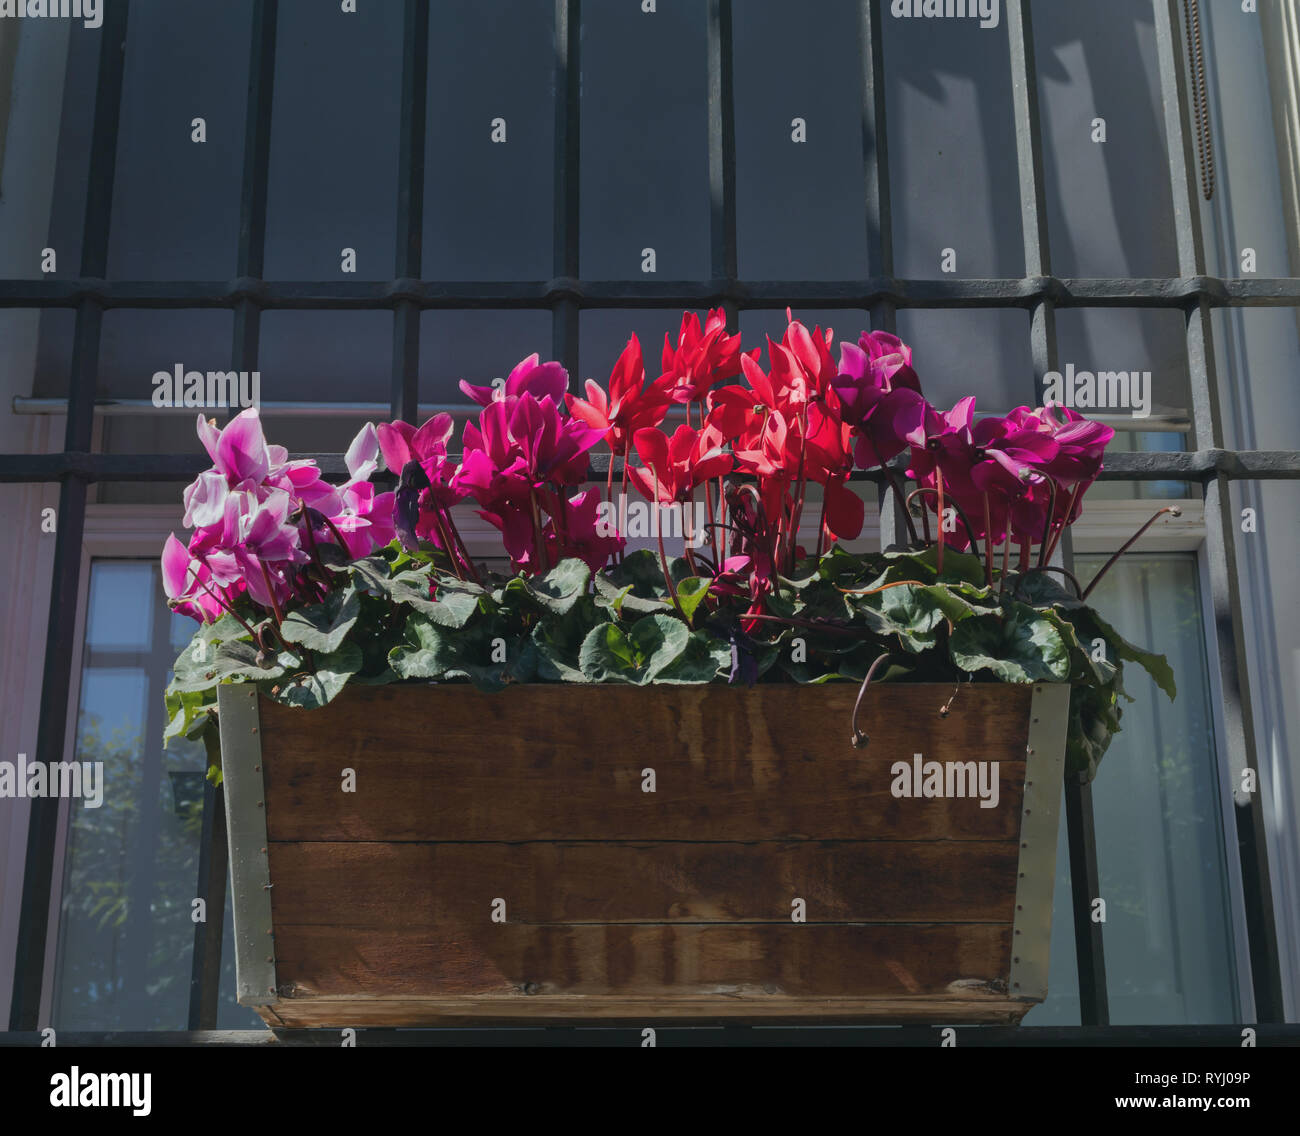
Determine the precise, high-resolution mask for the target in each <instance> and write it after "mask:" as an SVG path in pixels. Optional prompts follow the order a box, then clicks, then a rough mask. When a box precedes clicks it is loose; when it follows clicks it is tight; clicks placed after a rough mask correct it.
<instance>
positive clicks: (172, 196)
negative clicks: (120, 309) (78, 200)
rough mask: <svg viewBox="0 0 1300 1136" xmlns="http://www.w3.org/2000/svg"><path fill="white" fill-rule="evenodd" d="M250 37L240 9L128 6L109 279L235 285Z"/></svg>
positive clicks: (158, 0)
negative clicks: (228, 281)
mask: <svg viewBox="0 0 1300 1136" xmlns="http://www.w3.org/2000/svg"><path fill="white" fill-rule="evenodd" d="M251 29H252V4H251V3H250V2H249V0H234V2H233V3H232V2H231V0H226V2H225V3H222V4H211V3H208V2H207V0H144V2H143V3H141V2H140V0H136V2H134V3H132V5H131V19H130V25H129V30H128V38H127V51H126V73H125V76H124V78H123V82H122V117H121V123H120V125H119V127H118V140H117V178H116V181H115V183H114V186H113V216H112V226H111V228H110V230H109V232H110V238H111V239H110V244H109V258H108V267H109V275H110V276H113V277H116V278H119V279H128V280H166V279H173V280H186V279H197V280H223V279H228V278H229V277H231V276H233V275H234V273H235V260H236V248H237V244H238V240H239V189H240V183H241V180H242V171H243V161H244V113H245V112H244V107H245V102H246V95H247V90H248V61H249V40H250V33H251ZM196 118H201V119H202V120H203V123H202V124H201V126H200V125H196V124H195V122H194V120H195V119H196ZM198 130H201V131H202V132H203V140H202V141H196V140H195V132H196V131H198Z"/></svg>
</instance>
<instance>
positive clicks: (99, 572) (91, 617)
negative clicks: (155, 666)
mask: <svg viewBox="0 0 1300 1136" xmlns="http://www.w3.org/2000/svg"><path fill="white" fill-rule="evenodd" d="M152 572H153V569H152V568H151V567H150V565H148V564H133V563H113V562H112V561H106V562H104V563H101V564H98V565H96V567H95V571H94V572H92V573H91V576H90V603H89V605H88V607H87V611H86V647H87V649H88V650H90V651H136V652H147V651H148V650H149V644H150V641H151V639H152V637H153V635H152V633H153V620H152V614H153V613H152V608H153V606H154V598H155V597H154V596H153V595H152V593H151V592H150V590H149V589H150V585H151V583H152Z"/></svg>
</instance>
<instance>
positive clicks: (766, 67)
mask: <svg viewBox="0 0 1300 1136" xmlns="http://www.w3.org/2000/svg"><path fill="white" fill-rule="evenodd" d="M860 27H861V12H860V5H859V4H858V3H857V0H830V2H823V3H822V4H818V5H817V9H816V13H815V15H814V13H813V12H811V11H810V10H807V9H803V10H801V9H799V8H798V7H795V8H791V6H790V5H789V4H787V3H784V2H782V0H747V2H746V3H744V4H738V5H736V7H735V16H734V32H733V39H734V45H735V95H736V227H737V240H738V243H739V248H738V260H739V269H740V276H741V278H742V279H744V280H846V279H849V280H851V279H861V278H863V277H865V276H867V275H869V273H870V271H871V270H872V267H873V266H869V265H868V264H867V229H866V207H865V204H864V197H863V162H862V53H861V46H860Z"/></svg>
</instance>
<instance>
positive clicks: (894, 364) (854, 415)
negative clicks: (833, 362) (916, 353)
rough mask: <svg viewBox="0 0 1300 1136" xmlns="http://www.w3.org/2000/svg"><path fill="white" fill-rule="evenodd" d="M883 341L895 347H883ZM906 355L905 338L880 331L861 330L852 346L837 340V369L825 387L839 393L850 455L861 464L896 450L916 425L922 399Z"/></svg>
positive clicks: (921, 415) (903, 446)
mask: <svg viewBox="0 0 1300 1136" xmlns="http://www.w3.org/2000/svg"><path fill="white" fill-rule="evenodd" d="M885 341H892V343H893V344H897V345H898V346H899V347H900V348H901V350H900V351H894V352H892V353H885V352H884V347H885V346H888V345H889V344H888V343H886V342H885ZM864 345H866V346H865V347H864ZM868 349H869V350H868ZM872 352H874V354H872ZM904 352H906V354H904ZM910 358H911V351H910V350H909V349H908V348H907V346H906V344H903V343H902V341H901V340H898V339H896V338H895V337H894V336H886V335H885V334H884V333H883V332H872V333H869V334H864V335H863V336H862V338H861V339H859V340H858V344H857V346H855V345H854V344H852V343H841V344H840V368H839V374H838V375H836V376H835V377H834V378H833V379H831V387H832V388H833V389H834V391H835V394H836V395H837V396H838V397H839V401H840V419H841V421H843V422H845V423H847V424H848V425H849V426H851V427H853V430H854V433H855V435H856V437H857V442H856V443H855V446H854V460H855V461H856V462H857V464H858V465H859V466H860V467H861V468H863V469H871V468H872V467H874V466H877V465H880V464H881V463H883V462H887V461H889V460H890V459H891V458H894V457H896V456H897V455H898V454H901V453H902V452H903V451H904V450H905V449H906V448H907V435H908V434H909V433H911V432H912V431H915V430H916V429H917V428H918V427H919V426H921V425H922V422H923V418H924V414H925V411H926V409H927V406H928V404H927V403H926V401H925V399H924V398H923V397H922V396H921V385H920V382H919V380H918V379H917V377H916V373H915V372H914V371H913V370H912V367H911V364H910V362H908V360H910Z"/></svg>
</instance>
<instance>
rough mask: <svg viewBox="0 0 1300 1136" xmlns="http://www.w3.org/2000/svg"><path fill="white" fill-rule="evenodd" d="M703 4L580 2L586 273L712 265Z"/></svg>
mask: <svg viewBox="0 0 1300 1136" xmlns="http://www.w3.org/2000/svg"><path fill="white" fill-rule="evenodd" d="M705 15H706V6H705V5H704V4H666V3H665V4H659V5H657V10H656V11H654V12H643V11H642V10H641V6H640V5H639V4H586V5H584V6H583V9H582V24H583V28H582V192H581V195H580V203H581V205H580V207H581V210H582V218H581V256H582V260H581V264H582V275H583V277H584V278H586V279H589V280H646V279H649V280H656V279H658V280H705V279H708V277H709V274H710V264H709V139H708V103H707V95H708V92H707V80H708V69H707V57H706V54H705V30H706V29H705ZM646 249H652V250H653V251H654V272H653V273H650V272H648V271H647V270H646V269H645V268H643V267H642V266H643V265H646V266H647V267H648V265H649V259H648V256H647V254H646V252H645V250H646Z"/></svg>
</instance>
